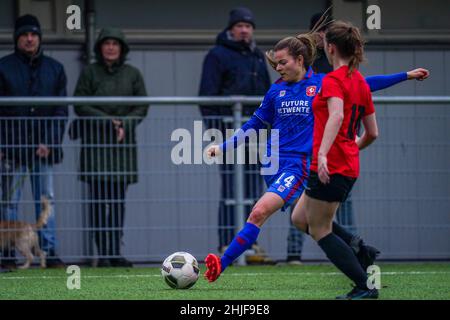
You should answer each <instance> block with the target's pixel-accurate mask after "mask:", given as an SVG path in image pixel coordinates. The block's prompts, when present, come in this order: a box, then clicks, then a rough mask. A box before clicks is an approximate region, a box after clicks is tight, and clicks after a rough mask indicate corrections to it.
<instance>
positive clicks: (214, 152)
mask: <svg viewBox="0 0 450 320" xmlns="http://www.w3.org/2000/svg"><path fill="white" fill-rule="evenodd" d="M206 152H207V155H208V158H213V157H218V156H220V155H221V154H222V150H220V148H219V146H218V145H215V146H211V147H209V148H208V150H207V151H206Z"/></svg>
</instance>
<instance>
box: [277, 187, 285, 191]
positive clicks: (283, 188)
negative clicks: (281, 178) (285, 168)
mask: <svg viewBox="0 0 450 320" xmlns="http://www.w3.org/2000/svg"><path fill="white" fill-rule="evenodd" d="M277 190H278V191H279V192H283V191H284V190H286V187H284V186H279V187H278V189H277Z"/></svg>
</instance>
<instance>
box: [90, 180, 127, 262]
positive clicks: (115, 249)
mask: <svg viewBox="0 0 450 320" xmlns="http://www.w3.org/2000/svg"><path fill="white" fill-rule="evenodd" d="M127 188H128V185H127V184H125V183H119V182H108V181H93V182H91V183H89V191H90V194H91V205H90V224H91V228H92V230H93V235H94V240H95V244H96V245H97V250H98V256H99V257H103V256H119V255H120V246H121V243H122V237H123V225H124V216H125V194H126V191H127Z"/></svg>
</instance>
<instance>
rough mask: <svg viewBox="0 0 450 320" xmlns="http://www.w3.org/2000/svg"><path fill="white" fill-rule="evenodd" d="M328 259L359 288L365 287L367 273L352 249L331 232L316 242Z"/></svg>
mask: <svg viewBox="0 0 450 320" xmlns="http://www.w3.org/2000/svg"><path fill="white" fill-rule="evenodd" d="M317 243H318V244H319V246H320V247H321V248H322V250H323V251H324V252H325V254H326V255H327V257H328V259H330V261H331V262H332V263H333V264H334V265H335V266H336V267H337V268H338V269H339V270H341V271H342V272H343V273H344V274H345V275H346V276H347V277H349V278H350V279H351V280H353V282H355V284H356V285H357V286H358V287H359V288H361V289H367V274H366V272H365V271H364V270H363V268H362V267H361V265H360V264H359V262H358V259H356V256H355V254H354V253H353V251H352V249H351V248H350V247H349V246H348V245H347V244H346V243H345V242H344V241H343V240H342V239H341V238H340V237H338V236H336V235H335V234H333V233H330V234H329V235H327V236H325V237H323V238H322V239H320V240H319V241H318V242H317Z"/></svg>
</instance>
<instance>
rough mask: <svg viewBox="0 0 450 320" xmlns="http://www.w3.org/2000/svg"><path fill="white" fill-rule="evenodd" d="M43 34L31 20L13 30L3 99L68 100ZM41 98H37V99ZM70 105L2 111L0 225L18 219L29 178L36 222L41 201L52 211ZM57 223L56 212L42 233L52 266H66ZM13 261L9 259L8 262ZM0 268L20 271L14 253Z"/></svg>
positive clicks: (2, 72)
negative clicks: (60, 255) (55, 176)
mask: <svg viewBox="0 0 450 320" xmlns="http://www.w3.org/2000/svg"><path fill="white" fill-rule="evenodd" d="M41 38H42V32H41V27H40V24H39V21H38V19H37V18H36V17H35V16H32V15H28V14H27V15H24V16H21V17H19V18H18V19H17V20H16V23H15V29H14V42H15V43H14V45H15V48H14V53H12V54H9V55H7V56H5V57H3V58H2V59H0V96H3V97H4V96H18V97H24V96H25V97H36V98H37V97H39V96H41V97H42V96H66V82H67V81H66V74H65V72H64V67H63V66H62V65H61V64H60V63H59V62H58V61H56V60H55V59H53V58H50V57H48V56H46V55H44V54H43V50H42V47H41ZM37 99H38V98H37ZM67 116H68V108H67V106H43V107H34V106H20V107H19V106H8V107H0V146H1V150H0V172H1V174H0V175H1V185H2V187H1V194H2V196H1V206H0V210H1V215H0V220H13V221H15V220H17V215H18V207H19V202H20V198H21V193H22V192H21V191H22V188H23V185H24V182H25V180H26V176H27V174H29V176H30V181H31V189H32V192H33V198H34V202H35V203H34V206H35V212H36V220H37V219H38V218H39V216H40V214H41V196H45V197H46V198H47V199H49V200H50V203H51V204H52V206H51V208H52V210H53V208H54V206H53V199H54V190H53V166H54V165H55V164H58V163H60V162H61V161H62V158H63V153H62V147H61V143H62V140H63V135H64V131H65V126H66V123H67ZM55 228H56V222H55V212H52V214H51V215H50V218H49V220H48V222H47V225H46V226H45V227H44V228H43V229H42V230H41V231H40V232H39V238H40V239H39V241H40V244H41V248H42V249H43V250H44V251H45V252H46V253H47V257H48V261H47V266H48V267H63V266H64V263H63V262H62V261H61V260H60V259H59V258H58V256H57V255H56V244H57V243H56V242H57V241H56V230H55ZM7 257H9V258H11V259H5V258H7ZM3 258H4V259H3V262H2V266H3V267H4V268H8V269H14V268H15V267H16V261H15V252H13V251H12V250H6V251H4V252H3Z"/></svg>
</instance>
